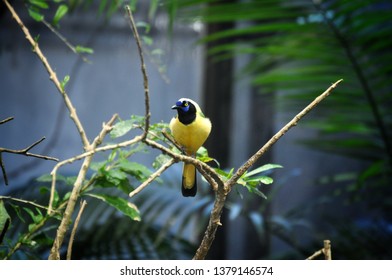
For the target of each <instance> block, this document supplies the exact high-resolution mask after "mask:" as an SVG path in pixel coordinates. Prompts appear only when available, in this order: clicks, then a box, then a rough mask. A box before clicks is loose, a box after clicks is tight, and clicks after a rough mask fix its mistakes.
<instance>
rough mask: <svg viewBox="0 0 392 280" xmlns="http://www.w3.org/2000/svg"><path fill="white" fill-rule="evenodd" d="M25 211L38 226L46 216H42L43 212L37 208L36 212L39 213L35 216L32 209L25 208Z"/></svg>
mask: <svg viewBox="0 0 392 280" xmlns="http://www.w3.org/2000/svg"><path fill="white" fill-rule="evenodd" d="M23 209H24V210H25V211H26V212H27V213H28V214H29V215H30V217H31V219H32V220H33V222H34V224H38V223H39V222H41V221H42V219H43V218H44V216H43V215H42V212H41V211H40V210H39V209H38V208H35V210H36V211H37V214H35V213H34V211H33V210H31V209H30V208H27V207H23Z"/></svg>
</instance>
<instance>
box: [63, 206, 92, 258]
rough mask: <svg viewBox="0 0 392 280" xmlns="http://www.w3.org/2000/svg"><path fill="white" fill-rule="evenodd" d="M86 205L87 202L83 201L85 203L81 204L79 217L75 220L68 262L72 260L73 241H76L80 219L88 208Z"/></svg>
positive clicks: (69, 245) (70, 239)
mask: <svg viewBox="0 0 392 280" xmlns="http://www.w3.org/2000/svg"><path fill="white" fill-rule="evenodd" d="M86 205H87V202H86V201H85V200H83V202H81V203H80V209H79V213H78V216H77V217H76V219H75V223H74V225H73V228H72V232H71V236H70V238H69V243H68V250H67V260H70V259H71V256H72V245H73V241H74V239H75V234H76V229H77V228H78V225H79V221H80V217H81V216H82V213H83V211H84V208H85V207H86Z"/></svg>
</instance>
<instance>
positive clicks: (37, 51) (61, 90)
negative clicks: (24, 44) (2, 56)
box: [3, 0, 90, 150]
mask: <svg viewBox="0 0 392 280" xmlns="http://www.w3.org/2000/svg"><path fill="white" fill-rule="evenodd" d="M3 2H4V4H5V5H6V6H7V8H8V10H9V11H10V12H11V15H12V17H13V18H14V19H15V21H16V22H17V23H18V25H19V26H20V28H21V29H22V31H23V33H24V34H25V37H26V39H27V41H28V42H29V43H30V44H31V46H32V47H33V52H34V53H35V54H36V55H37V56H38V58H39V59H40V60H41V62H42V63H43V65H44V67H45V69H46V71H47V72H48V74H49V78H50V80H51V81H52V82H53V83H54V85H55V87H56V88H57V90H58V91H59V93H60V94H61V96H62V97H63V99H64V103H65V105H66V106H67V108H68V111H69V113H70V117H71V119H72V120H73V122H74V123H75V126H76V128H77V129H78V131H79V134H80V137H81V139H82V143H83V147H84V148H85V149H86V150H87V148H88V147H89V145H90V143H89V141H88V139H87V135H86V132H85V131H84V128H83V126H82V123H81V122H80V120H79V117H78V115H77V114H76V110H75V107H74V106H73V105H72V102H71V100H70V99H69V97H68V94H67V93H66V91H65V89H64V87H63V86H62V85H61V83H60V81H59V79H58V78H57V74H56V72H55V71H53V69H52V67H51V66H50V64H49V62H48V60H47V59H46V57H45V56H44V54H43V53H42V51H41V49H40V47H39V44H38V42H36V41H35V40H34V38H33V37H32V36H31V34H30V31H29V30H28V29H27V27H26V26H25V25H24V23H23V22H22V20H21V19H20V17H19V16H18V14H17V13H16V11H15V10H14V8H13V7H12V6H11V4H10V3H8V1H7V0H3Z"/></svg>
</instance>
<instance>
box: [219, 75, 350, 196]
mask: <svg viewBox="0 0 392 280" xmlns="http://www.w3.org/2000/svg"><path fill="white" fill-rule="evenodd" d="M342 81H343V79H340V80H338V81H337V82H335V83H334V84H332V85H331V86H330V87H329V88H328V89H327V90H326V91H324V92H323V93H322V94H320V95H319V96H318V97H317V98H315V99H314V100H313V101H312V102H311V103H310V104H309V105H308V106H306V107H305V108H304V109H303V110H302V111H301V112H299V113H298V114H297V115H296V116H295V117H294V118H293V119H292V120H291V121H290V122H288V123H287V124H286V125H285V126H284V127H283V128H282V129H281V130H279V131H278V132H277V133H276V134H275V135H274V136H272V138H271V139H270V140H269V141H268V142H267V143H266V144H265V145H264V146H263V147H261V148H260V150H258V151H257V152H256V153H255V154H254V155H253V156H251V157H250V158H249V159H248V161H247V162H245V163H244V164H243V165H242V166H241V167H240V168H238V170H237V171H236V172H235V173H234V174H233V177H231V178H230V180H229V181H227V182H226V184H225V187H226V188H228V190H230V188H231V187H232V186H233V185H234V184H235V183H236V182H237V181H238V179H239V178H240V177H241V176H242V175H243V174H244V173H245V172H246V171H247V170H248V169H249V168H250V167H251V166H252V165H253V164H255V162H256V161H257V160H258V159H259V158H260V157H261V156H263V155H264V154H265V152H266V151H268V150H269V149H270V148H271V147H272V145H274V144H275V143H276V142H277V141H278V140H279V139H280V138H281V137H282V136H283V135H284V134H285V133H286V132H287V131H288V130H289V129H290V128H292V127H293V126H296V125H297V123H298V122H299V121H300V120H301V119H302V118H303V117H304V116H305V115H306V114H308V113H309V112H310V111H311V110H313V109H314V108H315V107H316V106H317V105H318V104H319V103H320V102H321V101H323V100H324V99H325V98H326V97H328V96H329V94H330V93H331V92H332V90H334V89H335V88H336V87H337V85H338V84H339V83H340V82H342Z"/></svg>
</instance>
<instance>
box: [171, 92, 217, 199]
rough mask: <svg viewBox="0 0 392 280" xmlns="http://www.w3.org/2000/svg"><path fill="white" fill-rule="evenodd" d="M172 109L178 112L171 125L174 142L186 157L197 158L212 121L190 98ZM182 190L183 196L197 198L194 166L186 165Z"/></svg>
mask: <svg viewBox="0 0 392 280" xmlns="http://www.w3.org/2000/svg"><path fill="white" fill-rule="evenodd" d="M171 108H172V109H176V110H177V115H176V116H175V117H173V118H172V120H171V121H170V125H169V126H170V130H171V133H172V134H173V137H174V140H176V142H177V143H178V144H180V145H181V147H182V148H183V151H184V153H185V154H186V155H188V156H192V157H195V156H196V152H197V150H198V149H199V148H200V147H201V146H202V145H203V144H204V142H205V141H206V140H207V138H208V135H209V134H210V132H211V121H210V120H209V119H208V118H206V117H205V116H204V114H203V112H202V111H201V109H200V106H199V105H198V104H197V103H196V102H195V101H193V100H192V99H189V98H181V99H179V100H178V101H177V102H176V104H175V105H174V106H173V107H171ZM181 190H182V195H183V196H195V195H196V193H197V183H196V167H195V166H194V165H193V164H190V163H184V167H183V170H182V184H181Z"/></svg>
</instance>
